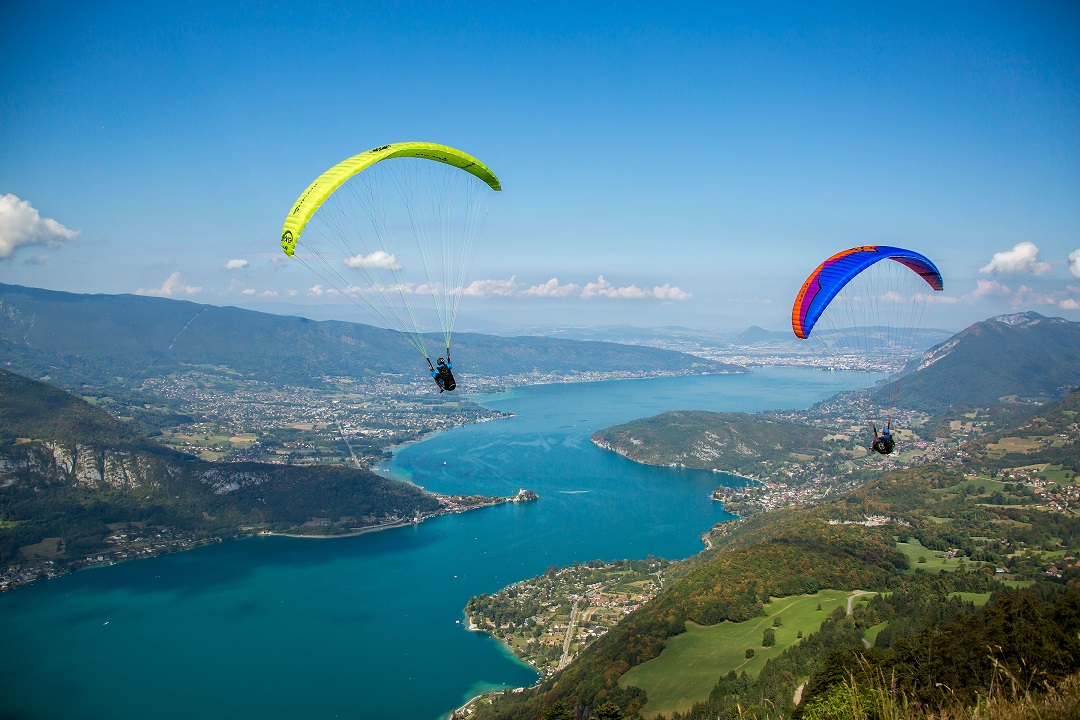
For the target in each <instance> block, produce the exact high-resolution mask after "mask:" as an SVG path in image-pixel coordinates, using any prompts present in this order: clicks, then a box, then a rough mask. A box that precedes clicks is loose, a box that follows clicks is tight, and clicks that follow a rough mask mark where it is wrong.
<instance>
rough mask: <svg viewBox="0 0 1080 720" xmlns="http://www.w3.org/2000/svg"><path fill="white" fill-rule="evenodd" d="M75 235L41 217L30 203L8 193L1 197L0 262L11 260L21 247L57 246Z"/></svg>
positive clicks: (77, 232)
mask: <svg viewBox="0 0 1080 720" xmlns="http://www.w3.org/2000/svg"><path fill="white" fill-rule="evenodd" d="M78 234H79V231H78V230H69V229H67V228H66V227H64V226H63V225H61V224H60V223H58V222H56V221H55V220H53V219H52V218H43V217H41V214H40V213H38V211H37V210H36V209H34V207H33V206H32V205H31V204H30V202H29V201H27V200H20V199H19V198H18V197H16V196H15V195H12V194H11V193H8V194H6V195H0V260H3V259H5V258H9V257H11V254H12V253H14V252H15V248H17V247H19V246H20V245H45V246H47V247H56V246H57V245H59V244H60V243H62V242H66V241H68V240H74V239H75V238H76V236H78Z"/></svg>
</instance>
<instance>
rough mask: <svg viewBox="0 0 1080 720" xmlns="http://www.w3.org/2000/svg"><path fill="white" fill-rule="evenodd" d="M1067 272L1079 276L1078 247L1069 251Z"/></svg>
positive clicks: (1079, 253)
mask: <svg viewBox="0 0 1080 720" xmlns="http://www.w3.org/2000/svg"><path fill="white" fill-rule="evenodd" d="M1069 272H1071V273H1072V274H1073V277H1078V278H1080V249H1076V250H1073V251H1072V252H1071V253H1069Z"/></svg>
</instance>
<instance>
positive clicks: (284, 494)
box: [0, 370, 439, 563]
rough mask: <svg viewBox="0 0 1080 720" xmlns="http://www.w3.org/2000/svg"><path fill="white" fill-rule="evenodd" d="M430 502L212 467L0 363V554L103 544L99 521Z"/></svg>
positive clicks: (252, 467)
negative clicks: (43, 545) (54, 543)
mask: <svg viewBox="0 0 1080 720" xmlns="http://www.w3.org/2000/svg"><path fill="white" fill-rule="evenodd" d="M438 508H439V502H438V500H437V499H436V498H435V497H433V496H431V495H429V494H427V493H425V492H423V491H422V490H420V489H419V488H417V487H415V486H413V485H409V484H406V483H401V482H396V481H392V480H387V479H385V478H382V477H380V476H378V475H375V474H373V473H370V472H367V471H364V470H355V469H351V468H347V467H342V466H321V467H293V466H289V465H268V464H263V463H253V462H248V463H227V464H215V463H208V462H203V461H201V460H198V459H197V458H193V457H190V456H188V455H184V454H181V453H179V452H176V451H173V450H170V449H168V448H164V447H162V446H160V445H158V444H156V443H154V442H153V441H152V440H150V439H148V438H145V437H142V436H140V435H137V434H135V433H133V432H132V431H131V430H129V429H128V428H127V427H126V426H124V425H123V424H121V423H120V422H119V421H117V420H116V419H115V418H113V417H112V416H110V415H109V414H108V413H106V412H104V411H102V410H100V409H98V408H95V407H94V406H92V405H90V404H89V403H87V402H85V401H84V400H82V399H79V398H76V397H74V396H71V395H69V394H68V393H65V392H64V391H62V390H59V389H57V388H54V387H51V386H49V385H47V384H45V383H40V382H37V381H34V380H30V379H28V378H24V377H21V376H18V375H16V374H14V373H11V372H8V371H6V370H0V562H5V563H7V562H13V561H15V560H17V559H19V558H20V548H22V547H25V546H30V545H35V544H37V543H40V542H41V541H42V540H43V539H45V538H59V547H61V548H62V549H63V551H62V552H61V553H60V554H59V555H58V556H57V558H56V559H57V560H58V561H60V562H61V563H63V562H67V561H74V560H78V559H79V558H80V557H82V556H85V555H86V554H87V553H92V552H98V551H101V550H102V549H104V548H106V547H108V543H107V542H106V536H108V535H109V533H110V528H109V525H110V524H112V525H115V524H119V523H141V524H149V525H152V526H157V527H161V528H168V529H169V530H170V532H176V531H181V532H185V533H189V534H190V535H191V537H192V538H194V539H198V538H206V537H211V536H216V535H230V536H231V535H235V534H237V533H239V532H241V529H242V528H248V530H252V529H258V528H265V529H272V530H279V531H280V530H289V529H295V528H296V527H297V526H300V525H303V524H304V523H306V522H307V521H309V520H310V519H311V518H321V519H322V524H321V525H319V527H318V528H314V529H313V530H315V531H317V532H320V533H323V534H326V533H333V532H342V531H345V530H349V529H352V528H356V527H365V526H373V525H378V524H381V523H385V522H389V521H393V520H394V519H409V518H412V517H413V516H414V515H416V514H418V513H424V512H431V511H434V510H437V509H438Z"/></svg>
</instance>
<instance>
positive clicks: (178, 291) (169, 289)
mask: <svg viewBox="0 0 1080 720" xmlns="http://www.w3.org/2000/svg"><path fill="white" fill-rule="evenodd" d="M200 290H202V288H201V287H194V286H192V285H188V284H187V283H186V282H184V281H183V279H182V278H181V277H180V271H176V272H174V273H173V274H172V275H170V276H169V277H168V278H166V279H165V282H164V283H162V284H161V287H159V288H149V289H146V288H139V289H138V290H136V291H135V294H136V295H152V296H154V297H173V296H174V295H194V294H195V293H197V292H199V291H200ZM245 292H246V291H245Z"/></svg>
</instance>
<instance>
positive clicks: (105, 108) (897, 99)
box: [0, 2, 1080, 329]
mask: <svg viewBox="0 0 1080 720" xmlns="http://www.w3.org/2000/svg"><path fill="white" fill-rule="evenodd" d="M90 5H93V6H92V7H90ZM716 5H718V6H717V7H714V6H713V4H704V3H702V4H700V5H699V4H690V3H675V4H669V5H666V6H665V7H663V8H662V9H661V8H659V7H658V4H656V3H651V4H650V3H640V4H635V3H600V2H598V3H566V4H554V3H535V4H533V3H530V4H526V3H492V4H481V3H469V4H465V3H454V4H449V3H425V4H383V3H378V4H365V3H344V4H333V3H319V4H315V3H311V4H304V3H266V4H261V5H260V4H256V3H242V4H240V3H238V4H227V3H184V2H174V3H170V4H168V5H167V6H166V5H165V4H160V3H130V4H127V3H120V4H110V3H97V4H87V3H70V4H68V3H48V2H45V3H35V4H22V5H17V6H12V7H10V8H7V9H6V10H5V13H6V15H5V22H4V24H3V27H2V28H0V39H2V42H0V66H2V67H3V68H4V72H3V74H2V79H0V281H3V282H8V283H15V284H24V285H31V286H37V287H47V288H53V289H60V290H68V291H73V292H94V293H97V292H102V293H124V292H135V291H142V292H151V293H157V294H164V295H171V296H172V297H176V298H182V299H188V300H193V301H197V302H207V303H212V304H220V305H225V304H229V305H242V306H245V307H252V308H261V309H266V310H269V311H274V312H307V313H308V314H310V315H312V316H317V317H326V316H330V315H333V316H337V317H341V318H345V319H354V320H357V321H368V318H367V317H366V316H362V315H360V314H359V313H358V312H356V311H355V309H354V308H352V306H350V305H340V306H339V305H333V304H327V301H326V299H325V298H322V299H317V298H314V297H312V296H310V295H308V294H307V292H306V291H307V290H308V288H310V287H311V286H312V285H313V284H314V282H315V280H316V279H315V278H313V277H312V276H311V274H310V273H309V272H308V271H307V270H306V269H305V268H303V267H299V266H297V265H296V263H291V264H290V263H281V262H279V261H280V259H281V257H280V256H281V253H280V250H279V248H278V244H277V242H278V241H277V238H278V235H279V233H280V228H281V223H282V221H283V219H284V216H285V212H286V211H287V210H288V208H289V207H290V205H291V203H292V202H293V201H294V200H295V199H296V197H297V196H298V195H299V194H300V192H301V191H302V190H303V189H304V187H305V186H306V185H307V184H308V183H309V182H310V181H311V180H312V179H313V178H314V177H315V176H317V175H318V174H319V173H320V172H322V171H323V170H325V169H326V168H327V167H329V166H330V165H332V164H334V163H336V162H338V161H339V160H342V159H344V158H346V157H348V156H350V155H353V154H355V153H357V152H360V151H363V150H366V149H368V148H371V147H374V146H376V145H381V144H384V143H387V142H396V141H404V140H428V141H433V142H439V143H443V144H447V145H451V146H454V147H458V148H461V149H462V150H465V151H466V152H469V153H471V154H473V155H476V156H477V157H479V158H481V159H482V160H484V161H485V162H486V163H487V164H488V165H489V166H490V167H491V168H493V169H494V170H495V171H496V173H498V175H499V176H500V178H501V179H502V182H503V186H504V191H503V192H502V193H501V194H500V196H499V197H498V199H497V201H496V202H495V204H494V206H493V208H492V211H491V215H490V217H489V220H488V223H487V226H486V229H485V232H484V237H483V240H482V242H483V245H482V249H481V252H480V254H479V256H478V258H477V261H476V263H475V265H474V267H473V272H472V277H473V278H474V279H476V280H477V281H481V283H480V284H478V285H477V288H480V289H483V288H501V290H500V291H499V292H501V293H502V294H501V295H498V296H488V297H484V296H482V295H483V293H482V292H478V293H477V296H475V297H468V298H467V299H466V302H465V304H464V305H463V309H462V314H463V317H462V320H461V325H463V326H465V327H476V328H483V327H495V326H504V327H515V326H521V325H528V324H540V323H547V324H552V325H561V324H582V325H602V324H612V323H624V322H625V323H632V324H637V325H686V326H691V327H701V328H710V329H711V328H716V329H741V328H744V327H746V326H748V325H750V324H759V325H763V326H765V327H769V328H772V329H782V328H784V327H786V326H788V323H789V319H790V308H791V302H792V300H793V298H794V295H795V293H796V292H797V290H798V287H799V285H800V284H801V281H802V279H803V278H804V277H805V276H806V275H807V274H808V273H809V271H810V270H812V269H813V268H814V266H816V265H817V263H818V262H820V261H821V260H823V259H824V258H825V257H827V256H829V255H831V254H832V253H833V252H836V251H838V250H841V249H844V248H846V247H851V246H854V245H862V244H892V245H900V246H904V247H909V248H912V249H915V250H918V251H920V252H923V253H925V254H926V255H928V256H930V257H931V258H932V259H934V260H935V261H936V262H937V264H938V266H939V267H940V268H941V270H942V274H943V275H944V277H945V282H946V292H945V293H944V297H942V298H941V299H940V301H939V302H938V303H937V304H936V306H935V308H934V315H933V317H932V318H931V320H930V323H929V324H932V325H937V326H940V327H949V328H959V327H963V326H964V325H966V324H968V323H970V322H973V321H977V320H980V319H983V318H985V317H988V316H990V315H994V314H998V313H1001V312H1010V311H1016V310H1036V311H1038V312H1042V313H1044V314H1048V315H1060V316H1062V317H1067V318H1069V319H1072V320H1080V252H1077V251H1080V6H1078V5H1077V4H1076V3H1074V2H1059V3H1025V4H1023V5H1021V4H1016V3H985V2H983V3H959V2H955V3H902V4H901V3H896V4H894V5H884V4H876V3H871V4H867V3H850V4H849V3H720V4H716ZM878 5H882V6H881V7H878ZM1074 252H1076V253H1077V254H1075V255H1073V258H1074V261H1073V263H1072V267H1071V269H1070V261H1069V255H1070V253H1074ZM995 254H997V255H996V256H995ZM229 261H246V264H245V265H243V267H235V266H238V265H241V263H239V262H233V263H232V265H233V266H234V269H227V268H226V265H227V264H228V263H229ZM601 276H602V277H603V278H604V283H605V285H604V287H605V288H609V289H610V293H609V294H610V295H613V296H630V297H597V296H594V297H588V298H586V297H582V296H581V293H580V292H574V293H571V294H569V295H565V296H562V297H557V298H537V297H535V296H524V295H523V292H524V291H525V290H527V289H528V288H530V287H533V286H536V285H539V284H542V283H545V282H549V281H550V280H551V279H552V278H558V282H559V284H560V286H562V285H567V284H574V285H577V286H578V287H579V288H581V289H584V288H585V286H586V285H587V284H588V283H594V284H595V283H599V278H600V277H601ZM485 280H493V281H501V282H500V283H490V284H486V285H485V284H484V283H483V282H482V281H485ZM511 280H512V282H511ZM665 286H666V287H667V288H668V290H667V291H664V290H660V291H656V290H655V288H664V287H665ZM631 288H636V289H638V290H640V292H634V291H633V290H630V289H631ZM671 288H677V289H678V290H679V292H678V293H674V292H671V291H670V289H671ZM620 289H622V291H620ZM245 290H247V291H249V292H248V293H246V294H245V293H244V291H245ZM290 290H292V291H294V292H295V293H296V294H295V295H292V296H290V295H289V294H288V292H289V291H290ZM635 295H637V296H642V297H634V296H635ZM313 303H319V304H315V305H312V304H313ZM303 306H306V307H307V309H303Z"/></svg>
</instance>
